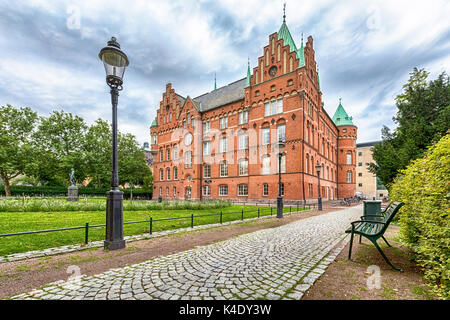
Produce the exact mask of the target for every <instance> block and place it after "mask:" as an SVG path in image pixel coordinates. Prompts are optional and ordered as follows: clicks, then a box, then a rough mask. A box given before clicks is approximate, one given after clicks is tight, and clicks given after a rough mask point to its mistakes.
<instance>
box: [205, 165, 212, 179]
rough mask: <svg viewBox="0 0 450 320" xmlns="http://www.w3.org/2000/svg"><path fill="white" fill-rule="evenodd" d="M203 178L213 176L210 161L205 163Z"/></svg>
mask: <svg viewBox="0 0 450 320" xmlns="http://www.w3.org/2000/svg"><path fill="white" fill-rule="evenodd" d="M203 178H211V165H210V164H209V163H204V164H203Z"/></svg>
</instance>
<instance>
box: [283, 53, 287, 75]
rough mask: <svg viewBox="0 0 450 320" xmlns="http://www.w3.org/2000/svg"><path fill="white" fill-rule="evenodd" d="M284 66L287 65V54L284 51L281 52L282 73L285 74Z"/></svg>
mask: <svg viewBox="0 0 450 320" xmlns="http://www.w3.org/2000/svg"><path fill="white" fill-rule="evenodd" d="M286 64H287V53H286V50H284V51H283V73H286Z"/></svg>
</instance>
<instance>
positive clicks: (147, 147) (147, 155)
mask: <svg viewBox="0 0 450 320" xmlns="http://www.w3.org/2000/svg"><path fill="white" fill-rule="evenodd" d="M142 149H143V150H144V153H145V162H146V163H147V165H148V166H149V167H153V156H152V153H151V149H150V144H149V143H148V142H144V147H143V148H142Z"/></svg>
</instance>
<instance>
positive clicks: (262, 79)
mask: <svg viewBox="0 0 450 320" xmlns="http://www.w3.org/2000/svg"><path fill="white" fill-rule="evenodd" d="M260 69H261V82H264V73H263V63H262V61H261V68H260Z"/></svg>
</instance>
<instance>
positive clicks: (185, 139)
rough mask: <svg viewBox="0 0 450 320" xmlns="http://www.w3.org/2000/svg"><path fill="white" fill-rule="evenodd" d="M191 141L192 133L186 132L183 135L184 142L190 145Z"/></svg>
mask: <svg viewBox="0 0 450 320" xmlns="http://www.w3.org/2000/svg"><path fill="white" fill-rule="evenodd" d="M191 143H192V134H190V133H186V135H185V136H184V144H185V145H187V146H190V145H191Z"/></svg>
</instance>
